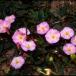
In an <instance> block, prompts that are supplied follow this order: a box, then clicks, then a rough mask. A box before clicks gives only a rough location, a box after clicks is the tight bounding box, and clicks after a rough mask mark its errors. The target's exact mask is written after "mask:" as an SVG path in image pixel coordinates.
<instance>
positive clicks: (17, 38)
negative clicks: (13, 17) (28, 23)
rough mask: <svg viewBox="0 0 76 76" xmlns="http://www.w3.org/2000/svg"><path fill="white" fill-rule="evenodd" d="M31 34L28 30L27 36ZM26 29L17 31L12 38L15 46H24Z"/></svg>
mask: <svg viewBox="0 0 76 76" xmlns="http://www.w3.org/2000/svg"><path fill="white" fill-rule="evenodd" d="M29 34H30V31H29V30H28V29H27V35H29ZM26 37H27V36H26V28H19V29H17V30H16V31H15V33H14V34H13V36H12V39H13V42H14V43H15V44H20V45H21V44H22V43H23V42H24V41H25V40H26Z"/></svg>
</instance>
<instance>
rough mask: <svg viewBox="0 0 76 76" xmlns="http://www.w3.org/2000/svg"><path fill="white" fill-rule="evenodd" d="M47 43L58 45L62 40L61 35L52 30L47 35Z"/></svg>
mask: <svg viewBox="0 0 76 76" xmlns="http://www.w3.org/2000/svg"><path fill="white" fill-rule="evenodd" d="M45 38H46V41H47V42H48V43H50V44H53V43H57V42H58V41H59V39H60V33H59V31H58V30H56V29H50V30H49V31H48V32H47V33H46V35H45Z"/></svg>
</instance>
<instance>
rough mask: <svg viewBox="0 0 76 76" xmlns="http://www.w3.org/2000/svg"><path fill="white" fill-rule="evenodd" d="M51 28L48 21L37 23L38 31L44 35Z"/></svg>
mask: <svg viewBox="0 0 76 76" xmlns="http://www.w3.org/2000/svg"><path fill="white" fill-rule="evenodd" d="M48 30H49V24H48V23H47V22H41V23H40V24H39V25H37V33H38V34H41V35H44V34H45V33H47V31H48Z"/></svg>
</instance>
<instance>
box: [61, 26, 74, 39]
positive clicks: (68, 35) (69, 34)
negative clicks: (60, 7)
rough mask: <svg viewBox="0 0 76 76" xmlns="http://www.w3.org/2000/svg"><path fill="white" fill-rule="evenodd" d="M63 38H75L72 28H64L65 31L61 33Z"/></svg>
mask: <svg viewBox="0 0 76 76" xmlns="http://www.w3.org/2000/svg"><path fill="white" fill-rule="evenodd" d="M60 34H61V37H62V38H64V39H70V38H71V37H73V36H74V30H73V29H72V28H70V27H64V28H63V30H62V31H61V32H60Z"/></svg>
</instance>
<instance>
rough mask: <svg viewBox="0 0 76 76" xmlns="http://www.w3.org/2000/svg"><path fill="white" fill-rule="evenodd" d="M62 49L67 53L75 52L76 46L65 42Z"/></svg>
mask: <svg viewBox="0 0 76 76" xmlns="http://www.w3.org/2000/svg"><path fill="white" fill-rule="evenodd" d="M63 51H64V52H65V54H67V55H71V54H75V53H76V47H75V46H74V45H73V44H71V43H67V44H65V45H64V46H63Z"/></svg>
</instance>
